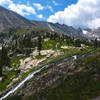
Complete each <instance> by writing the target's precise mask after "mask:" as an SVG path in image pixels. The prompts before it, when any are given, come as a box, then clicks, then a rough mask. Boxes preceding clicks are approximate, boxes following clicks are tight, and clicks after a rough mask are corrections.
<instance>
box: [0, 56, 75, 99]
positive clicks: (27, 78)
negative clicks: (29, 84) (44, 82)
mask: <svg viewBox="0 0 100 100" xmlns="http://www.w3.org/2000/svg"><path fill="white" fill-rule="evenodd" d="M70 58H72V59H73V60H76V59H77V56H76V55H74V56H72V57H70ZM67 60H68V58H65V59H64V60H63V61H67ZM48 67H49V65H45V66H43V67H41V68H40V69H38V70H36V71H33V72H32V73H30V74H29V75H28V76H27V77H26V78H25V79H24V80H22V81H21V82H20V83H19V84H18V85H17V86H16V87H15V88H14V89H11V90H10V91H9V92H8V93H6V94H5V95H4V96H2V97H1V98H0V100H3V99H5V98H7V97H8V96H9V95H10V94H13V93H14V92H15V91H16V90H18V89H19V88H20V87H21V86H22V85H23V84H24V83H25V82H26V81H28V80H30V79H31V78H33V77H34V75H35V74H36V73H39V72H40V71H41V70H42V69H44V68H48Z"/></svg>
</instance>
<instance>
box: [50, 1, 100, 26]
mask: <svg viewBox="0 0 100 100" xmlns="http://www.w3.org/2000/svg"><path fill="white" fill-rule="evenodd" d="M48 21H49V22H59V23H60V24H66V25H69V26H74V27H89V28H97V27H100V0H78V2H77V4H72V5H70V6H68V7H67V8H65V9H64V11H58V12H56V13H55V14H54V15H51V16H50V17H49V18H48Z"/></svg>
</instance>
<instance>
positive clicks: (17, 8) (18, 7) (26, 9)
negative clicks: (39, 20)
mask: <svg viewBox="0 0 100 100" xmlns="http://www.w3.org/2000/svg"><path fill="white" fill-rule="evenodd" d="M8 8H9V9H10V10H12V11H14V12H17V13H18V14H20V15H23V16H24V15H30V14H36V12H35V10H34V8H32V7H31V6H26V5H24V4H14V3H12V4H10V5H9V6H8Z"/></svg>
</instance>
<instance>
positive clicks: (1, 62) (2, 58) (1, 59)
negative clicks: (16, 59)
mask: <svg viewBox="0 0 100 100" xmlns="http://www.w3.org/2000/svg"><path fill="white" fill-rule="evenodd" d="M9 62H10V59H9V57H8V53H7V49H6V48H5V47H4V46H3V47H2V50H1V54H0V76H2V69H3V67H4V66H8V65H9Z"/></svg>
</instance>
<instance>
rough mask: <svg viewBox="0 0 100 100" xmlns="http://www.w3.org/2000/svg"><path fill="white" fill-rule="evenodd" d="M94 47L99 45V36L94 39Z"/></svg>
mask: <svg viewBox="0 0 100 100" xmlns="http://www.w3.org/2000/svg"><path fill="white" fill-rule="evenodd" d="M94 47H95V48H97V47H98V40H97V38H96V39H95V40H94Z"/></svg>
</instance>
